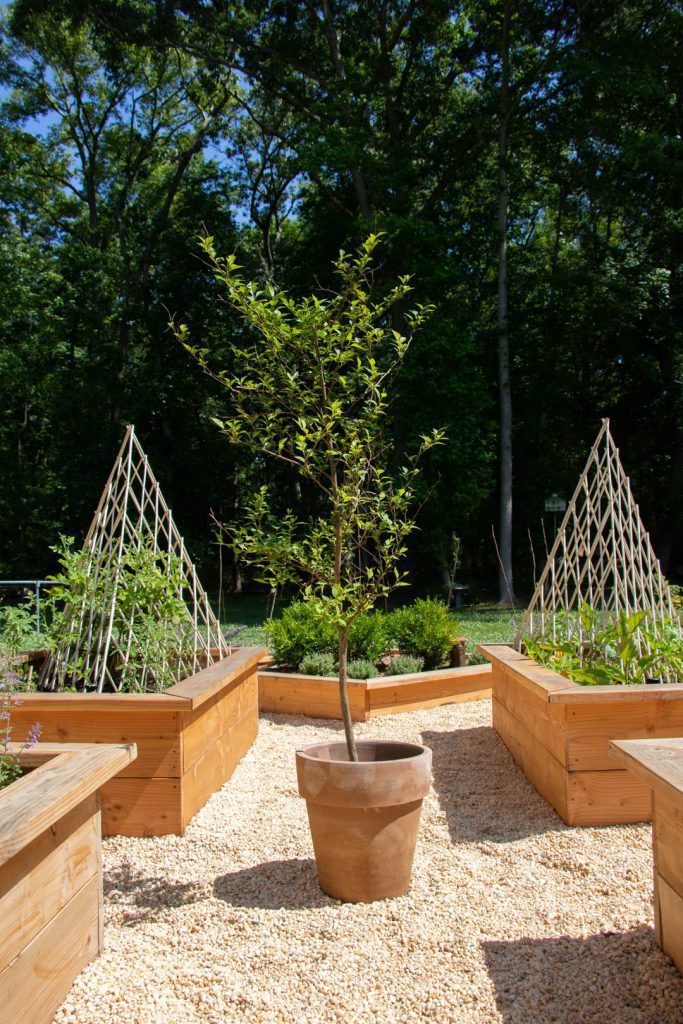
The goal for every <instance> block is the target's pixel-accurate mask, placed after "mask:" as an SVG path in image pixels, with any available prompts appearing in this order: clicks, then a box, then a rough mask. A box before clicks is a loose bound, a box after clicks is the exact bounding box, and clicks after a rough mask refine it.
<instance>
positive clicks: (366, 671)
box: [348, 658, 377, 679]
mask: <svg viewBox="0 0 683 1024" xmlns="http://www.w3.org/2000/svg"><path fill="white" fill-rule="evenodd" d="M348 674H349V679H372V678H373V677H374V676H376V675H377V666H376V665H375V663H374V661H368V659H367V658H352V659H351V661H350V662H349V664H348Z"/></svg>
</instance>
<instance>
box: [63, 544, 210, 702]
mask: <svg viewBox="0 0 683 1024" xmlns="http://www.w3.org/2000/svg"><path fill="white" fill-rule="evenodd" d="M72 546H73V538H71V537H64V536H62V537H60V543H59V545H57V546H56V547H55V548H54V549H53V550H54V551H55V552H56V553H57V555H58V557H59V563H60V572H58V573H57V574H56V575H55V576H53V577H51V579H52V580H54V586H53V587H52V589H51V592H50V598H49V605H50V611H51V627H50V644H51V646H57V645H59V646H60V648H61V649H63V650H70V651H71V652H73V653H72V654H71V655H70V659H69V662H68V676H69V677H70V679H71V680H72V681H73V682H74V683H75V684H77V685H78V686H81V687H82V686H83V685H87V682H88V679H87V671H86V667H85V662H84V658H83V655H82V654H81V653H80V651H81V649H82V646H81V645H79V643H78V640H79V631H80V628H81V621H82V619H83V618H84V617H85V616H87V615H88V614H89V612H90V609H91V608H93V607H94V608H99V607H100V606H101V605H102V604H103V603H105V601H107V600H108V599H109V597H110V596H111V592H112V589H113V588H114V587H116V602H115V608H114V614H113V618H112V622H111V630H112V635H113V636H114V637H116V639H117V640H118V641H119V645H120V646H121V647H125V649H126V657H125V658H123V659H119V661H118V663H117V664H115V666H114V668H115V673H116V675H117V677H118V680H119V687H120V689H121V690H122V691H124V692H140V691H158V690H163V689H165V688H166V687H168V686H170V685H172V684H173V683H175V682H177V679H176V673H175V666H176V665H177V664H178V663H179V661H181V660H182V658H183V657H184V656H187V654H188V653H189V649H188V645H189V644H190V643H191V636H192V633H191V629H190V626H191V622H190V617H189V612H188V610H187V607H186V605H185V602H184V601H183V600H182V596H181V595H182V589H183V586H184V583H185V573H184V567H183V563H182V560H181V559H180V558H178V557H177V556H176V555H174V554H172V553H171V552H162V551H158V550H154V549H153V548H152V547H151V545H150V543H149V542H148V541H147V540H146V539H143V538H139V539H138V541H137V543H135V544H131V545H128V546H127V547H125V548H124V549H123V551H122V552H121V556H120V558H119V560H118V563H117V564H116V565H114V564H112V565H111V566H108V567H106V568H102V567H101V568H100V571H99V572H98V573H97V574H93V573H92V572H91V571H90V569H89V558H88V554H87V552H86V551H83V550H80V551H74V550H72ZM74 611H76V612H81V614H74ZM143 665H144V666H145V670H144V671H143V670H142V666H143Z"/></svg>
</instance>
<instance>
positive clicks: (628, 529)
mask: <svg viewBox="0 0 683 1024" xmlns="http://www.w3.org/2000/svg"><path fill="white" fill-rule="evenodd" d="M583 604H587V605H590V607H591V608H592V609H594V610H595V611H596V612H598V613H602V614H603V615H604V616H606V617H607V616H610V615H614V614H615V613H617V612H620V611H624V612H626V613H627V614H631V613H633V612H636V611H646V612H647V619H648V621H649V625H650V627H651V628H652V629H654V630H655V631H656V630H657V628H658V626H659V625H663V624H664V623H665V621H666V620H667V619H669V620H670V619H672V618H673V616H674V608H673V602H672V599H671V592H670V590H669V585H668V583H667V581H666V579H665V578H664V575H663V574H662V571H661V568H660V565H659V562H658V560H657V558H656V556H655V553H654V551H653V549H652V544H651V543H650V537H649V535H648V533H647V531H646V530H645V528H644V526H643V524H642V521H641V518H640V512H639V510H638V506H637V504H636V502H635V500H634V498H633V494H632V493H631V485H630V483H629V480H628V477H627V476H626V474H625V472H624V469H623V467H622V465H621V460H620V458H619V450H618V449H617V447H616V446H615V444H614V441H613V439H612V435H611V433H610V429H609V420H607V419H605V420H603V421H602V427H601V429H600V432H599V433H598V436H597V439H596V441H595V444H594V445H593V448H592V449H591V453H590V455H589V457H588V462H587V463H586V467H585V469H584V471H583V473H582V474H581V478H580V479H579V482H578V484H577V487H576V490H575V491H574V495H573V497H572V500H571V502H570V503H569V507H568V508H567V511H566V513H565V516H564V519H563V520H562V525H561V526H560V529H559V532H558V534H557V536H556V537H555V541H554V544H553V546H552V549H551V551H550V555H549V556H548V561H547V563H546V566H545V569H544V570H543V574H542V576H541V578H540V580H539V581H538V584H537V585H536V589H535V591H534V594H533V597H532V598H531V602H530V604H529V607H528V608H527V610H526V613H525V615H524V619H523V620H522V624H521V626H520V628H519V630H518V633H517V636H516V638H515V645H516V646H517V647H519V645H520V643H521V640H522V638H523V637H524V636H525V635H527V634H531V635H533V636H537V637H544V638H552V639H553V640H556V639H557V630H558V626H559V627H560V628H561V630H563V631H566V630H567V626H568V623H569V624H570V627H571V632H572V634H573V636H574V638H575V639H577V640H578V641H579V642H580V641H581V640H583V639H588V638H587V637H586V638H584V637H582V636H581V630H582V623H581V616H580V615H578V614H577V613H578V612H579V610H580V608H581V606H582V605H583Z"/></svg>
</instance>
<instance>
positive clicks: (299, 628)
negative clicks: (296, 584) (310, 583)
mask: <svg viewBox="0 0 683 1024" xmlns="http://www.w3.org/2000/svg"><path fill="white" fill-rule="evenodd" d="M265 628H266V634H267V636H268V646H269V648H270V653H271V654H272V656H273V658H274V659H275V661H276V662H277V664H278V665H292V666H293V665H300V664H301V662H302V661H303V659H304V658H305V657H307V656H308V655H311V654H314V653H316V652H321V653H325V654H330V655H334V654H335V653H336V649H337V633H336V630H335V628H334V624H333V623H332V622H331V621H330V619H329V617H328V616H326V615H325V614H324V612H323V610H322V609H320V608H317V607H314V606H312V605H310V604H306V602H304V601H293V602H292V604H290V605H289V607H287V608H285V610H284V611H283V613H282V615H281V616H280V618H279V619H270V620H269V621H268V622H266V624H265Z"/></svg>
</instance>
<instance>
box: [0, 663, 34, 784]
mask: <svg viewBox="0 0 683 1024" xmlns="http://www.w3.org/2000/svg"><path fill="white" fill-rule="evenodd" d="M19 689H21V680H20V679H19V677H18V676H17V673H16V669H15V663H14V658H13V657H12V656H11V655H10V654H9V653H8V652H7V651H0V789H3V788H4V787H5V786H9V784H10V782H14V780H15V779H18V778H19V776H20V775H21V764H20V761H19V753H20V752H21V751H22V750H25V749H26V748H27V747H30V746H32V745H33V744H34V743H37V742H38V737H39V736H40V726H39V725H38V723H37V722H36V723H35V724H34V725H32V726H31V728H30V730H29V735H28V739H27V740H26V742H25V743H24V744H23V745H22V747H21V748H20V751H19V753H16V752H15V751H13V750H11V749H10V743H11V739H12V725H11V716H12V708H13V707H16V705H17V704H20V703H21V700H20V698H19V697H18V696H17V693H16V691H17V690H19Z"/></svg>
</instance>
